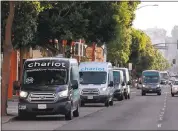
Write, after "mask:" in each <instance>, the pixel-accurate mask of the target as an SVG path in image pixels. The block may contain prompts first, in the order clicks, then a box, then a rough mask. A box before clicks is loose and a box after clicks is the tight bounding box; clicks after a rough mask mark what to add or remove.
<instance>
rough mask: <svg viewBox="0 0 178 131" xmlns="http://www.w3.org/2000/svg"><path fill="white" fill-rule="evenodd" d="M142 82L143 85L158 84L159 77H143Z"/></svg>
mask: <svg viewBox="0 0 178 131" xmlns="http://www.w3.org/2000/svg"><path fill="white" fill-rule="evenodd" d="M143 82H144V83H158V82H159V77H158V76H144V77H143Z"/></svg>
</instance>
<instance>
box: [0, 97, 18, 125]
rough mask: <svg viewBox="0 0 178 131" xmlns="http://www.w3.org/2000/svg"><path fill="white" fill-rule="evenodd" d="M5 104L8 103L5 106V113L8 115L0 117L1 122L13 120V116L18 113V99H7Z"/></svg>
mask: <svg viewBox="0 0 178 131" xmlns="http://www.w3.org/2000/svg"><path fill="white" fill-rule="evenodd" d="M7 105H8V107H7V114H8V115H7V116H3V117H2V118H1V120H2V121H1V123H2V124H5V123H7V122H10V121H11V120H13V118H15V117H17V114H18V100H17V99H12V100H8V103H7Z"/></svg>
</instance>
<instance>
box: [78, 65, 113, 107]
mask: <svg viewBox="0 0 178 131" xmlns="http://www.w3.org/2000/svg"><path fill="white" fill-rule="evenodd" d="M79 74H80V85H79V89H80V98H81V106H84V104H85V103H104V104H105V106H107V107H108V106H109V105H111V106H112V105H113V93H114V84H113V69H112V64H111V63H109V62H82V63H80V66H79Z"/></svg>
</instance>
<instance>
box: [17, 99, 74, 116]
mask: <svg viewBox="0 0 178 131" xmlns="http://www.w3.org/2000/svg"><path fill="white" fill-rule="evenodd" d="M40 105H42V106H44V105H46V108H45V109H39V108H38V106H40ZM70 110H71V102H70V101H63V102H57V103H29V102H25V101H23V102H19V104H18V111H19V112H21V113H31V114H35V115H56V114H62V115H65V114H66V113H68V112H69V111H70Z"/></svg>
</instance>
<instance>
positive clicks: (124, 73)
mask: <svg viewBox="0 0 178 131" xmlns="http://www.w3.org/2000/svg"><path fill="white" fill-rule="evenodd" d="M119 70H120V71H122V72H123V76H124V82H127V81H126V71H125V70H124V69H119Z"/></svg>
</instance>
